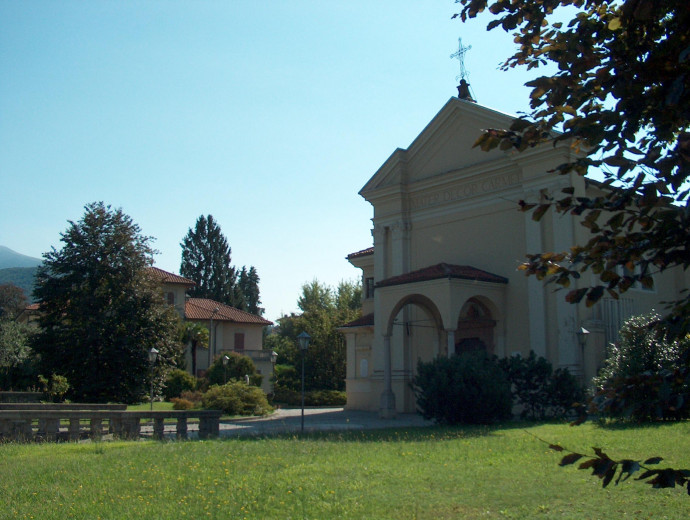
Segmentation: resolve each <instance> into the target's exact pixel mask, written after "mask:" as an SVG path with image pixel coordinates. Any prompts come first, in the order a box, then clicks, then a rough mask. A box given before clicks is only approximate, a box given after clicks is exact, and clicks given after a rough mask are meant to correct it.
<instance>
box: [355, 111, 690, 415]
mask: <svg viewBox="0 0 690 520" xmlns="http://www.w3.org/2000/svg"><path fill="white" fill-rule="evenodd" d="M510 120H511V119H510V118H509V117H507V116H505V115H503V114H498V113H496V112H493V111H491V110H488V109H485V108H483V107H479V106H477V105H473V104H468V103H467V102H463V101H459V100H451V101H449V102H448V103H447V105H446V106H445V107H444V108H443V109H442V110H441V111H440V112H439V114H438V115H437V116H436V117H435V118H434V120H432V122H431V123H429V125H428V126H427V127H426V128H425V129H424V130H423V132H422V133H421V134H420V136H419V137H418V138H417V139H415V141H414V142H413V143H412V145H410V147H409V148H408V149H407V150H396V151H395V152H394V153H393V154H392V155H391V157H390V158H389V159H388V160H387V161H386V162H385V163H384V165H383V166H382V167H381V168H380V169H379V170H378V171H377V172H376V174H375V175H374V176H373V177H372V178H371V180H370V181H369V182H368V183H367V184H366V185H365V186H364V188H362V190H361V191H360V194H362V196H364V197H365V198H366V199H367V200H368V201H369V202H370V203H371V204H372V206H373V212H374V218H373V230H372V235H373V239H374V254H373V255H371V256H370V257H369V258H368V259H367V260H366V261H365V260H362V259H359V258H358V259H356V260H352V263H353V265H355V266H357V267H360V268H362V270H363V280H366V278H367V277H368V276H371V273H372V272H373V276H374V279H375V281H376V282H377V283H378V282H380V281H382V280H385V279H387V278H390V277H392V276H397V275H401V274H404V273H410V272H414V271H417V270H419V269H423V268H427V267H429V266H432V265H436V264H439V263H447V264H451V265H461V266H472V267H475V268H478V269H481V270H483V271H487V272H489V273H492V274H494V275H498V276H501V277H504V278H507V279H508V283H507V284H497V283H482V282H476V283H473V282H472V281H467V280H464V281H462V280H461V281H457V280H434V281H426V282H415V283H406V284H401V285H398V286H385V287H380V288H377V289H376V291H375V294H374V299H373V302H372V301H371V300H369V301H365V302H364V305H363V310H364V306H366V311H365V313H368V312H370V310H371V309H372V307H373V312H374V315H375V323H374V326H373V328H372V327H364V328H363V327H360V328H358V329H353V330H351V331H348V332H347V333H346V340H347V353H348V358H347V363H348V369H347V393H348V407H350V408H354V409H368V410H375V409H378V407H379V406H380V403H381V402H383V401H381V400H380V396H381V393H382V392H383V390H384V388H385V377H384V373H385V370H384V368H385V366H386V353H385V352H386V351H385V348H384V345H385V340H384V337H385V336H390V345H391V352H390V357H391V384H392V388H393V391H394V393H395V396H396V407H397V410H398V411H408V412H410V411H414V410H415V403H414V395H413V394H412V391H411V389H410V381H411V380H412V378H413V377H414V374H415V371H416V365H417V362H418V361H419V360H420V359H421V360H424V361H428V360H430V359H432V358H433V357H434V356H437V355H449V353H452V352H453V351H454V348H455V345H457V341H456V338H457V337H460V335H461V334H463V333H465V332H467V330H474V329H471V326H472V322H467V321H463V322H459V318H460V316H461V313H463V312H466V311H467V309H468V307H467V305H475V307H477V304H473V303H472V302H478V304H479V306H478V307H477V308H478V309H479V308H483V309H484V310H486V311H488V313H489V314H490V318H491V319H487V320H485V322H486V323H493V325H491V327H492V328H489V329H486V330H490V332H488V334H489V335H490V338H491V339H490V343H491V348H492V351H493V352H494V353H496V354H498V355H500V356H503V355H512V354H515V353H520V354H522V355H526V354H528V353H529V351H530V350H534V351H535V352H536V353H537V354H539V355H543V356H545V357H546V358H547V359H549V360H550V361H551V363H552V364H553V365H554V366H555V367H566V368H568V369H569V370H571V371H572V372H573V373H575V374H576V375H578V376H580V377H582V378H583V380H588V379H589V378H591V377H592V376H593V375H595V373H596V370H597V369H598V367H599V366H600V365H601V362H602V361H603V359H604V355H605V351H606V343H607V341H611V338H612V335H613V334H614V330H617V327H618V326H619V325H620V321H621V319H624V318H625V317H628V315H630V314H633V313H634V314H639V313H642V312H648V311H649V310H651V309H653V308H656V309H657V310H659V311H661V310H662V309H661V308H660V302H661V301H663V300H673V299H677V298H678V297H679V296H680V292H679V291H680V290H681V289H682V288H683V287H687V283H688V275H687V274H686V273H684V272H682V271H681V270H678V271H677V272H669V273H664V275H663V276H661V275H659V276H656V277H655V290H654V291H642V290H639V289H632V290H630V291H628V293H626V294H625V295H624V297H623V298H621V301H617V302H611V301H609V302H603V304H602V305H600V306H595V307H593V308H587V307H586V306H585V305H584V303H581V304H579V305H572V304H569V303H567V302H566V301H565V295H566V294H567V292H568V291H569V290H571V289H574V288H577V287H578V282H574V283H573V285H572V286H571V287H570V288H568V289H563V290H559V291H556V290H555V289H557V286H554V285H546V284H544V282H542V281H539V280H537V279H536V278H535V277H526V276H525V274H524V273H523V272H522V271H518V269H517V268H518V266H519V265H520V264H521V263H522V262H524V261H525V260H526V254H527V253H538V252H543V251H556V252H560V251H567V250H569V248H570V247H571V246H572V245H574V244H575V243H583V242H585V241H586V240H587V239H588V236H587V233H588V231H587V229H585V228H584V227H582V226H581V225H580V224H579V222H578V221H576V220H574V219H573V217H572V216H571V215H562V214H558V213H556V212H554V211H551V212H548V213H547V214H545V215H544V217H543V218H542V219H541V220H540V221H538V222H537V221H534V220H533V219H532V213H523V212H520V211H519V206H518V202H519V201H521V200H525V201H527V202H533V203H539V202H544V201H545V200H547V197H549V196H551V197H554V198H555V199H556V200H558V199H559V198H561V197H563V196H565V195H564V194H563V193H562V190H563V188H566V187H573V188H574V189H575V195H578V194H583V193H584V191H585V190H586V189H587V190H595V189H598V188H596V187H593V186H586V183H585V181H584V180H583V179H582V178H580V177H579V176H577V175H575V174H572V175H570V176H558V175H554V174H553V173H549V170H551V169H552V168H554V167H555V166H557V165H558V164H560V163H562V162H564V160H566V159H568V158H569V156H570V154H571V153H572V152H571V150H570V149H569V148H568V147H567V146H565V145H561V146H558V147H553V146H550V145H549V146H543V147H539V148H535V149H530V150H528V151H525V152H523V153H520V154H517V153H511V152H502V151H499V150H494V151H492V152H490V153H484V152H481V151H479V150H478V149H473V148H472V144H473V142H474V140H475V139H476V138H477V136H478V135H479V133H480V132H481V129H483V128H490V127H497V128H500V127H503V128H505V127H506V126H507V125H508V124H509V123H510ZM592 281H593V280H592V278H591V277H589V275H585V276H584V277H583V280H582V282H581V283H582V284H590V283H591V282H592ZM583 286H584V285H583ZM372 303H373V305H372ZM478 322H479V321H477V323H478ZM614 322H615V323H614ZM463 327H465V328H463ZM467 327H470V329H467ZM487 327H489V326H488V325H487ZM583 329H586V330H587V332H588V334H583V333H582V331H583ZM482 330H484V329H482ZM486 330H484V332H483V333H486ZM363 359H366V364H367V367H368V370H367V373H366V375H363V374H362V372H361V370H360V365H361V363H362V360H363Z"/></svg>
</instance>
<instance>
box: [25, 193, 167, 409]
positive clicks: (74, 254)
mask: <svg viewBox="0 0 690 520" xmlns="http://www.w3.org/2000/svg"><path fill="white" fill-rule="evenodd" d="M61 241H62V249H60V250H56V249H55V248H53V249H52V250H51V251H49V252H47V253H45V254H44V255H43V258H44V263H43V264H42V265H41V266H40V267H39V270H38V274H37V282H36V290H35V295H36V297H37V298H38V301H39V302H40V305H41V313H40V316H39V324H40V331H39V333H38V334H37V336H36V338H35V342H34V350H35V351H36V353H37V354H39V355H40V364H41V368H42V372H43V373H44V374H58V375H62V376H65V377H66V378H67V380H68V382H69V385H70V387H71V389H70V397H72V398H74V399H78V400H81V401H85V402H89V401H90V402H108V401H119V402H125V403H133V402H138V401H139V400H140V399H141V397H142V396H144V395H146V394H147V392H148V387H149V383H150V374H151V370H150V366H149V361H148V352H149V350H150V349H151V348H156V349H157V350H158V352H159V353H158V362H157V364H156V370H155V373H154V376H153V377H154V378H155V381H154V383H155V385H156V387H160V384H161V382H162V379H163V377H164V375H165V371H166V370H167V368H168V367H169V366H170V365H171V364H172V363H173V360H174V359H176V358H177V357H179V353H180V345H179V343H178V341H177V338H176V334H177V323H178V320H179V317H178V316H177V314H176V313H175V311H174V310H173V308H172V307H170V306H168V305H165V304H164V303H163V300H162V293H161V291H160V288H159V287H158V286H157V285H156V282H155V280H153V278H152V277H151V276H150V275H149V272H148V270H147V268H148V267H150V265H151V263H152V260H151V256H152V254H153V250H152V249H151V246H150V242H151V238H149V237H145V236H142V235H141V234H140V230H139V226H137V225H136V224H134V223H133V221H132V219H131V218H130V217H129V216H127V215H125V214H124V213H123V212H122V210H120V209H111V208H110V206H106V205H104V204H103V203H102V202H96V203H92V204H89V205H87V206H85V213H84V216H83V217H82V219H81V220H79V221H78V222H72V221H70V225H69V227H68V228H67V230H66V231H65V232H64V233H62V234H61Z"/></svg>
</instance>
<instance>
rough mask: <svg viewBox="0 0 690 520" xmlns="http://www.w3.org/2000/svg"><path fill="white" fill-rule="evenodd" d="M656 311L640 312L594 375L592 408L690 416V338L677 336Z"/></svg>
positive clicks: (607, 413) (611, 413)
mask: <svg viewBox="0 0 690 520" xmlns="http://www.w3.org/2000/svg"><path fill="white" fill-rule="evenodd" d="M658 320H659V317H658V315H656V314H648V315H644V316H634V317H632V318H630V319H629V320H627V321H626V322H625V323H624V325H623V327H621V330H620V334H619V338H620V339H619V341H618V343H617V344H615V345H611V351H610V355H609V357H608V358H607V359H606V361H605V364H604V367H603V368H602V369H601V370H600V372H599V376H598V377H596V378H594V380H593V382H594V385H595V394H594V396H593V397H592V398H591V399H590V402H589V412H590V413H592V414H598V415H601V416H604V417H612V418H630V419H633V420H635V421H638V422H641V421H650V420H658V419H671V420H679V419H687V418H690V338H689V337H687V336H686V337H685V338H684V339H682V340H680V341H679V340H671V339H669V338H670V336H669V335H668V334H667V333H666V332H665V331H664V330H663V329H659V328H658V327H655V325H657V324H658Z"/></svg>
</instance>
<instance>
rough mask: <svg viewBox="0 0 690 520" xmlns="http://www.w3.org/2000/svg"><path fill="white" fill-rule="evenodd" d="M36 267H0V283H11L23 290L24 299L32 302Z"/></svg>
mask: <svg viewBox="0 0 690 520" xmlns="http://www.w3.org/2000/svg"><path fill="white" fill-rule="evenodd" d="M36 269H37V268H36V267H8V268H7V269H0V285H4V284H6V283H11V284H12V285H16V286H17V287H19V288H20V289H22V290H23V291H24V295H25V296H26V299H27V300H29V301H30V302H33V291H34V280H35V278H36Z"/></svg>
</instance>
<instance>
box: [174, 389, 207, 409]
mask: <svg viewBox="0 0 690 520" xmlns="http://www.w3.org/2000/svg"><path fill="white" fill-rule="evenodd" d="M203 398H204V394H203V393H202V392H200V391H198V390H186V391H184V392H182V393H181V394H180V399H184V400H185V401H189V402H190V403H192V404H193V405H194V406H193V407H194V408H201V401H202V399H203Z"/></svg>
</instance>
